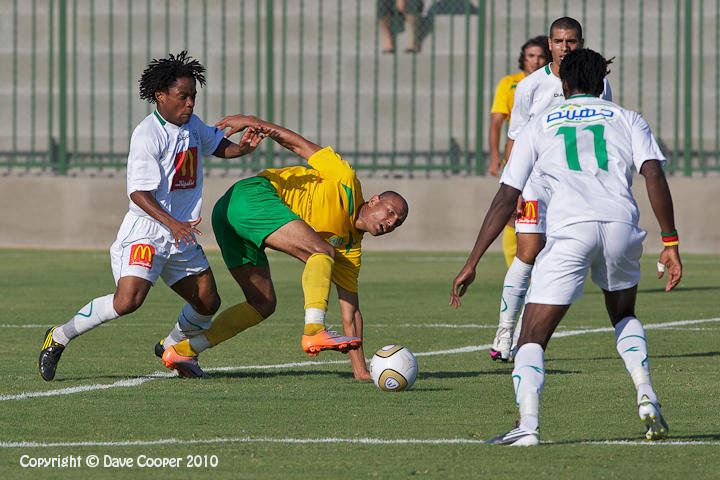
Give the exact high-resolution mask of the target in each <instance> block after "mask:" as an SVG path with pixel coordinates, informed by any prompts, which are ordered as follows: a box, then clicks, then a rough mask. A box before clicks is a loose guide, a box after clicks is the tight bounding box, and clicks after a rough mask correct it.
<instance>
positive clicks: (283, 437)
mask: <svg viewBox="0 0 720 480" xmlns="http://www.w3.org/2000/svg"><path fill="white" fill-rule="evenodd" d="M209 257H210V263H211V265H212V266H213V267H214V271H215V275H216V278H217V281H218V287H219V290H220V294H221V296H222V298H223V304H224V307H227V306H230V305H233V304H235V303H237V302H239V301H241V300H242V294H241V292H240V290H239V288H238V287H236V286H235V284H234V283H233V281H232V279H231V278H230V276H229V274H228V273H227V271H226V270H225V268H224V266H223V264H222V261H221V259H220V257H219V254H217V253H212V252H211V253H210V254H209ZM464 258H465V257H464V255H463V254H459V253H430V254H422V253H392V254H390V253H384V254H379V253H369V254H365V256H364V258H363V263H364V265H363V271H362V273H361V278H360V289H361V290H360V301H361V309H362V312H363V316H364V318H365V349H366V350H365V354H366V357H370V356H371V355H372V353H373V352H374V350H375V349H376V348H378V347H380V346H382V345H386V344H391V343H400V344H403V345H405V346H407V347H408V348H409V349H410V350H412V351H413V352H414V353H415V354H416V355H417V358H418V363H419V374H418V378H417V381H416V383H415V386H414V387H413V388H412V389H411V390H409V391H407V392H401V393H386V392H382V391H380V390H378V389H376V388H375V387H374V386H373V385H372V384H370V383H361V382H357V381H355V380H354V379H353V378H352V374H351V369H350V365H349V362H346V360H347V357H346V356H344V355H342V354H339V353H336V352H324V353H322V354H320V356H319V357H317V359H309V358H308V357H307V356H306V355H305V354H304V353H303V352H302V350H301V349H300V341H299V340H300V334H301V330H302V323H303V321H302V292H301V290H300V282H299V278H300V273H301V271H302V265H301V264H300V262H297V261H295V260H292V259H290V258H289V257H285V256H282V255H273V256H271V259H270V262H271V268H272V272H273V279H274V282H275V286H276V291H277V295H278V308H277V311H276V313H275V314H274V315H273V316H272V317H271V318H270V319H268V320H266V321H265V322H263V323H262V324H260V325H259V326H257V327H253V328H251V329H250V330H248V331H246V332H243V333H241V334H240V335H238V336H237V337H235V338H234V339H232V340H230V341H228V342H226V343H224V344H222V345H220V346H218V347H216V348H214V349H211V350H208V351H207V352H205V353H203V355H202V356H201V364H202V365H203V367H204V368H205V369H206V370H208V371H209V373H211V374H212V375H213V378H212V379H211V380H208V381H200V380H181V379H178V378H172V377H169V376H168V375H167V374H166V372H167V370H166V369H165V368H164V367H162V365H161V363H160V361H159V360H158V359H157V358H155V357H154V356H153V353H152V352H153V345H154V344H155V342H157V340H158V339H160V338H161V337H163V336H164V335H165V334H166V333H167V332H168V331H169V329H170V328H171V326H172V325H173V323H174V322H175V318H176V316H177V313H178V312H179V310H180V308H181V307H182V300H181V299H180V298H179V297H177V296H176V295H175V294H174V293H173V292H172V291H171V290H170V289H169V288H167V287H166V286H165V285H163V284H162V282H159V284H158V286H157V287H156V288H153V289H152V291H151V293H150V295H149V297H148V299H147V301H146V303H145V305H143V307H142V308H141V309H140V310H138V311H137V312H135V313H134V314H132V315H129V316H127V317H124V318H121V319H118V320H115V321H113V322H110V323H109V324H107V325H103V326H101V327H100V328H97V329H95V330H93V331H91V332H89V333H87V334H85V335H83V336H81V337H79V338H78V339H76V340H74V341H73V342H72V343H71V344H70V345H69V347H68V348H67V349H66V351H65V353H64V354H63V357H62V360H61V362H60V364H59V367H58V371H57V376H56V379H55V381H53V382H49V383H48V382H44V381H43V380H42V379H41V378H40V376H39V375H38V373H37V367H36V362H37V356H38V353H39V349H40V346H41V342H42V339H43V334H44V332H45V330H46V329H47V327H48V326H49V325H52V324H59V323H63V322H65V321H66V320H67V319H68V318H70V316H71V315H72V314H73V313H74V312H76V311H77V310H78V309H79V308H81V307H82V306H83V305H85V303H87V302H88V301H89V300H90V299H92V298H94V297H97V296H100V295H104V294H107V293H110V292H112V291H113V290H114V285H113V281H112V274H111V273H110V267H109V259H108V255H107V253H106V252H97V251H92V252H85V251H72V252H68V251H60V252H49V251H31V250H0V262H2V271H3V275H2V278H1V279H0V292H2V293H0V299H1V300H0V306H2V318H1V319H0V334H2V338H3V342H2V353H3V355H2V359H3V361H2V362H0V378H2V379H3V382H2V383H1V384H0V471H2V472H3V473H2V476H3V478H107V477H118V476H127V477H132V478H159V477H161V476H162V477H164V478H167V477H168V476H170V477H172V478H189V477H190V476H192V477H194V478H205V477H212V478H308V477H320V478H338V477H344V478H366V477H371V478H372V477H378V478H403V477H413V478H414V477H423V478H425V477H427V478H433V477H434V478H438V477H446V478H481V477H491V478H511V477H517V478H579V477H584V478H630V477H636V478H645V477H647V476H653V477H661V478H675V477H679V476H680V475H682V476H683V477H685V476H687V477H692V478H716V477H717V471H718V468H719V467H720V428H719V427H720V420H718V405H717V398H718V394H720V388H719V382H718V368H717V365H718V357H719V356H720V348H719V347H718V345H720V319H718V318H717V317H718V300H717V295H718V293H720V285H718V279H717V278H718V277H717V269H718V265H720V258H719V257H717V256H693V255H685V256H684V257H683V260H684V262H685V276H684V278H683V281H682V282H681V284H680V286H679V287H678V289H677V290H676V291H674V292H671V293H665V292H664V291H663V288H662V287H663V286H664V282H663V281H658V280H656V279H655V274H654V268H655V261H656V256H655V255H646V256H645V258H644V259H643V263H642V268H643V279H642V281H641V283H640V287H639V291H640V293H639V297H638V306H637V313H638V317H639V318H640V320H641V321H642V322H643V323H644V324H645V325H646V328H647V335H648V342H649V348H650V361H651V368H652V375H653V383H654V386H655V389H656V391H657V393H658V395H659V397H660V400H661V402H662V406H663V413H664V415H665V417H666V419H667V420H668V423H669V425H670V436H671V438H670V440H669V441H665V442H656V443H653V444H650V443H646V442H644V441H643V440H642V439H643V438H644V437H643V428H642V425H641V423H640V421H639V419H638V417H637V409H636V407H635V393H634V388H633V386H632V381H631V380H630V378H629V376H628V375H627V374H626V373H625V371H624V366H623V363H622V360H621V359H620V358H619V356H618V355H617V352H616V351H615V342H614V335H613V333H612V331H611V329H610V328H609V327H610V324H609V321H608V319H607V316H606V314H605V311H604V303H603V297H602V294H601V292H600V290H599V289H598V288H597V287H595V286H594V285H592V284H591V283H588V284H587V285H586V291H585V293H586V294H585V297H584V298H583V299H581V300H580V301H578V302H577V303H576V304H575V305H573V306H572V308H571V309H570V312H569V314H568V315H567V317H566V318H565V320H563V322H562V323H561V325H560V328H559V329H558V331H557V333H558V334H560V333H562V334H563V335H564V336H558V337H557V338H554V339H553V340H551V342H550V344H549V347H548V351H547V353H546V368H547V378H546V383H545V389H544V391H543V399H542V408H541V419H540V424H541V441H542V442H543V444H542V445H540V446H539V447H536V448H527V449H517V448H507V447H497V446H486V445H483V444H482V441H484V440H487V439H489V438H491V437H493V436H495V435H498V434H500V433H503V432H505V431H507V430H508V429H509V428H510V427H511V426H512V425H513V422H514V420H515V419H516V418H517V411H516V408H515V404H514V395H513V389H512V382H511V380H510V372H511V371H512V365H509V364H501V363H493V362H492V361H491V360H490V358H489V355H488V353H487V346H488V345H487V344H489V343H490V341H491V340H492V337H493V334H494V331H495V327H496V324H497V308H498V303H499V294H500V287H501V284H502V278H503V276H504V271H505V266H504V262H503V260H502V258H501V256H500V255H492V254H491V255H489V256H488V257H487V258H486V259H483V261H482V262H481V263H480V265H479V269H478V277H477V280H476V282H475V284H474V285H473V286H472V287H471V289H470V291H469V292H468V294H467V295H466V296H465V297H464V304H463V307H462V308H461V309H460V310H457V311H454V310H452V309H451V308H450V307H448V305H447V303H448V297H449V291H450V286H451V281H452V279H453V278H454V276H455V274H456V273H457V272H458V271H459V269H460V267H461V266H462V264H463V262H464ZM697 320H702V321H697ZM692 321H697V322H692ZM333 322H334V323H335V325H340V323H341V322H340V320H339V313H338V308H337V303H336V300H335V299H334V298H333V299H331V306H330V313H329V323H333ZM671 322H672V323H671ZM344 362H345V363H344ZM93 455H94V456H96V457H97V459H98V461H99V465H98V466H96V467H94V468H93V467H91V466H88V461H90V463H92V458H93V457H92V456H93ZM70 456H72V457H73V458H76V459H78V460H77V463H78V466H77V467H65V468H63V467H62V466H60V467H58V466H55V467H23V466H22V464H23V463H24V464H26V465H27V464H31V463H32V462H36V463H37V462H39V461H41V460H40V459H45V461H48V462H51V461H53V459H57V460H55V461H56V462H59V461H61V460H63V459H65V460H66V461H69V457H70ZM213 456H214V457H213ZM146 458H152V459H158V458H159V459H162V458H165V459H166V461H170V459H172V458H178V459H179V460H178V461H177V466H166V467H154V466H144V467H143V466H138V465H137V464H138V462H140V463H142V464H147V460H146ZM33 459H34V460H33ZM128 459H130V460H132V461H133V466H132V467H129V466H127V465H128ZM121 462H123V464H124V465H125V466H118V465H119V464H120V463H121ZM215 462H216V463H215Z"/></svg>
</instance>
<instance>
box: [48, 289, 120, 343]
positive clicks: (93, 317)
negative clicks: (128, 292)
mask: <svg viewBox="0 0 720 480" xmlns="http://www.w3.org/2000/svg"><path fill="white" fill-rule="evenodd" d="M114 297H115V294H113V293H111V294H109V295H105V296H104V297H98V298H95V299H93V300H91V301H90V303H88V304H87V305H85V306H84V307H83V308H81V309H80V311H79V312H77V313H76V314H75V316H74V317H73V318H71V319H70V321H69V322H67V323H66V324H64V325H61V326H59V327H57V328H56V329H55V330H53V334H52V336H53V340H55V341H56V342H58V343H60V344H62V345H67V344H68V342H70V340H72V339H73V338H75V337H78V336H80V335H82V334H83V333H85V332H87V331H88V330H91V329H93V328H95V327H97V326H98V325H100V324H101V323H105V322H108V321H110V320H114V319H116V318H118V317H119V316H120V315H118V314H117V312H116V311H115V309H114V308H113V298H114Z"/></svg>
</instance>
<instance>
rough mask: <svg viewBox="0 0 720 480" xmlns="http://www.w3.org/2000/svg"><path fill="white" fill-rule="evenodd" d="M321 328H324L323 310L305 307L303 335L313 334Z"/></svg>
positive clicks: (320, 330)
mask: <svg viewBox="0 0 720 480" xmlns="http://www.w3.org/2000/svg"><path fill="white" fill-rule="evenodd" d="M323 330H325V310H321V309H319V308H313V307H310V308H306V309H305V330H304V331H303V335H315V334H316V333H319V332H322V331H323Z"/></svg>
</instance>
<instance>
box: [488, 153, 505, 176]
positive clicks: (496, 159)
mask: <svg viewBox="0 0 720 480" xmlns="http://www.w3.org/2000/svg"><path fill="white" fill-rule="evenodd" d="M500 165H502V160H501V159H500V155H498V154H495V153H491V154H490V165H488V173H489V174H490V175H492V176H493V177H498V178H499V177H500Z"/></svg>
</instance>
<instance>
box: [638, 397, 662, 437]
mask: <svg viewBox="0 0 720 480" xmlns="http://www.w3.org/2000/svg"><path fill="white" fill-rule="evenodd" d="M638 414H639V415H640V420H642V422H643V424H644V425H645V428H647V432H646V433H645V438H647V439H648V440H661V439H663V438H667V436H668V433H669V428H668V424H667V422H666V421H665V418H663V416H662V413H661V412H660V405H657V404H655V403H652V402H651V401H650V400H649V399H648V398H647V396H645V395H643V398H642V400H641V401H640V403H639V404H638Z"/></svg>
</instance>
